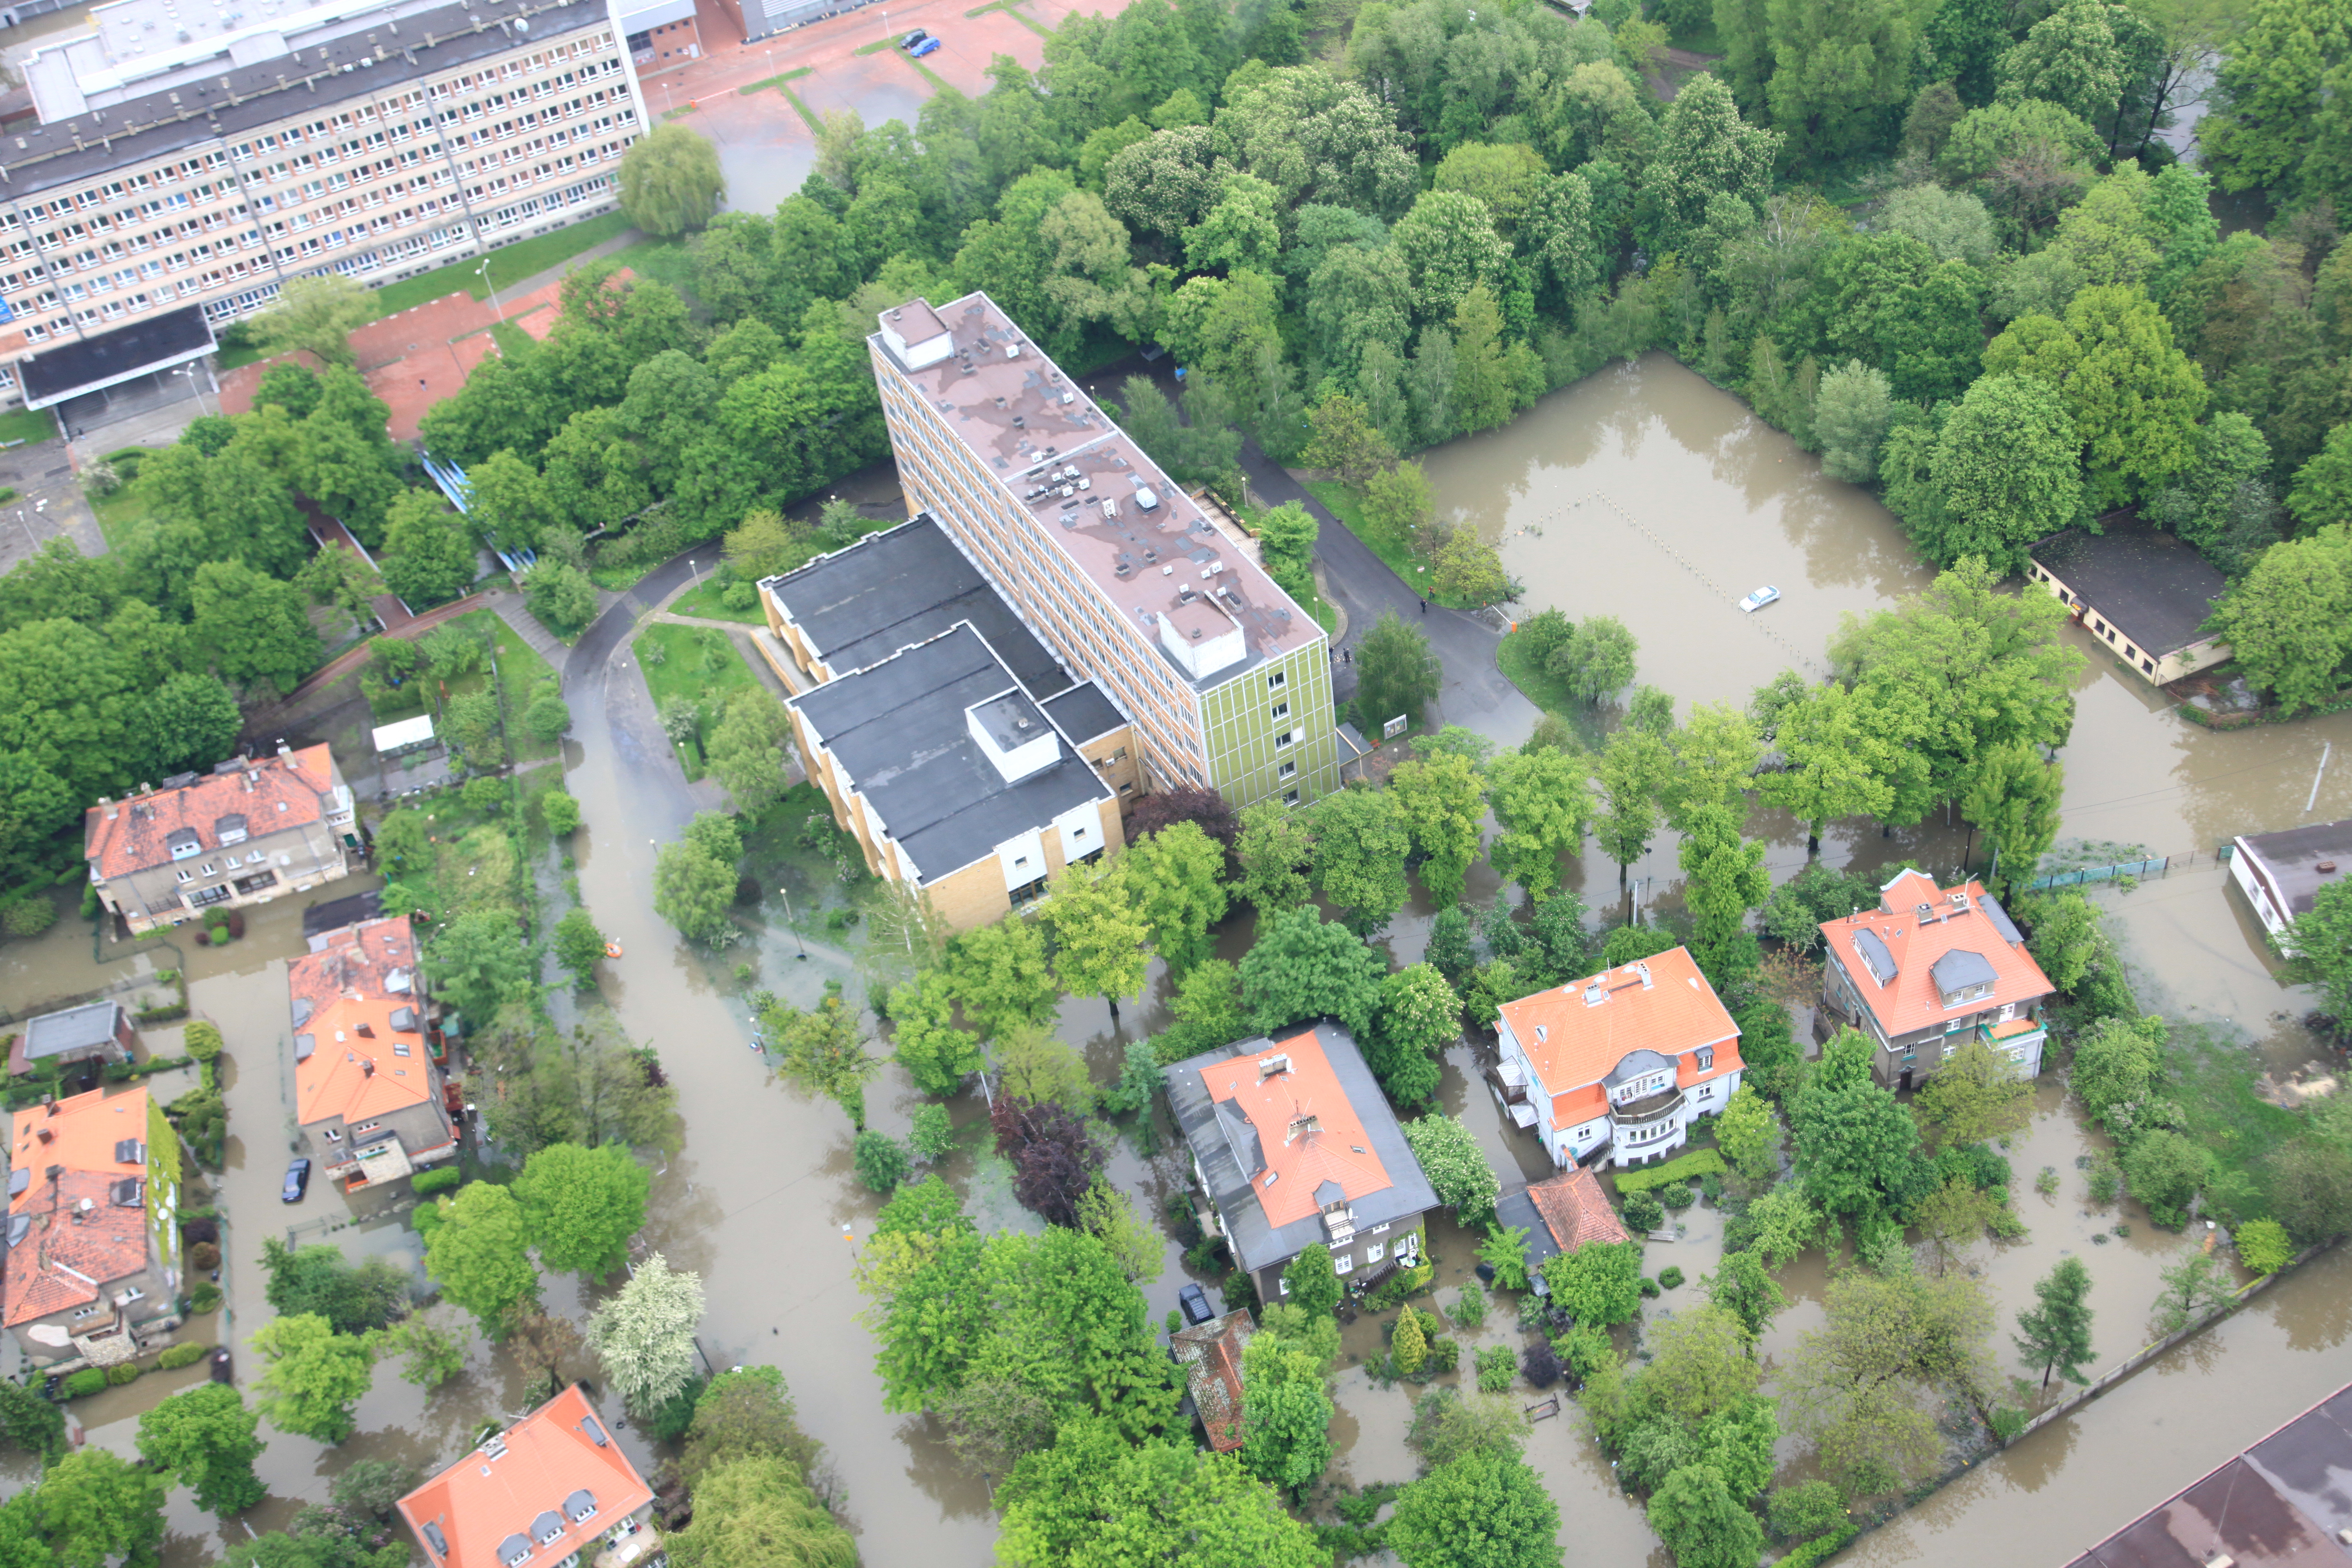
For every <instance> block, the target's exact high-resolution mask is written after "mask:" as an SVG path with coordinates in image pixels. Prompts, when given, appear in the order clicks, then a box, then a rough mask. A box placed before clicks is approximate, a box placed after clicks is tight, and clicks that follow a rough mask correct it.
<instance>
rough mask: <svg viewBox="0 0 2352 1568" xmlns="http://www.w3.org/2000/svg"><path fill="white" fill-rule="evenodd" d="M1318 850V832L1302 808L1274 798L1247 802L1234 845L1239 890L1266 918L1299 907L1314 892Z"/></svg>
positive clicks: (1235, 886)
mask: <svg viewBox="0 0 2352 1568" xmlns="http://www.w3.org/2000/svg"><path fill="white" fill-rule="evenodd" d="M1314 856H1315V840H1314V837H1313V836H1312V835H1311V834H1310V833H1309V832H1308V831H1307V820H1306V818H1305V817H1303V816H1300V815H1299V814H1298V813H1297V812H1296V811H1293V810H1292V809H1291V808H1290V807H1288V806H1286V805H1276V804H1275V803H1274V802H1272V801H1265V802H1261V803H1260V804H1258V805H1253V806H1247V807H1244V810H1243V812H1242V831H1241V837H1240V839H1239V840H1238V842H1236V843H1235V845H1234V858H1235V859H1236V860H1238V861H1239V862H1240V864H1241V878H1240V879H1239V880H1238V881H1236V882H1235V883H1234V892H1235V893H1236V894H1237V895H1239V896H1240V897H1242V898H1244V899H1246V900H1249V902H1250V903H1251V904H1252V905H1253V906H1254V907H1255V909H1256V910H1257V912H1258V915H1259V917H1260V918H1261V919H1263V918H1265V917H1269V916H1273V915H1277V914H1280V913H1281V912H1282V911H1283V910H1295V909H1297V908H1298V907H1299V906H1300V905H1302V904H1304V903H1306V902H1307V900H1308V899H1309V898H1311V897H1313V895H1314V888H1313V886H1312V885H1311V884H1310V883H1309V882H1308V881H1307V866H1308V865H1309V864H1311V863H1312V861H1313V859H1314Z"/></svg>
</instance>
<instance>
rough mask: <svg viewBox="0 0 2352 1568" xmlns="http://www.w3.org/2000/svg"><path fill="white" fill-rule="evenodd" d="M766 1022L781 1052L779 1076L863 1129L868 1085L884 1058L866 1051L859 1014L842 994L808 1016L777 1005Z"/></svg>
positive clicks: (786, 1004) (813, 1009) (878, 1070)
mask: <svg viewBox="0 0 2352 1568" xmlns="http://www.w3.org/2000/svg"><path fill="white" fill-rule="evenodd" d="M762 1021H763V1022H764V1023H765V1024H766V1025H767V1026H768V1036H769V1038H770V1040H771V1041H772V1043H773V1046H774V1048H775V1051H776V1053H777V1059H776V1071H777V1073H778V1074H779V1075H780V1076H782V1078H783V1079H784V1080H785V1081H786V1082H788V1083H790V1084H792V1085H793V1087H794V1088H795V1089H800V1090H802V1091H803V1093H807V1094H819V1095H823V1096H824V1098H825V1099H827V1100H834V1101H835V1102H836V1103H838V1104H839V1105H840V1106H841V1108H842V1109H843V1110H845V1111H847V1112H848V1113H849V1121H850V1124H851V1125H852V1126H855V1127H860V1128H862V1127H864V1126H865V1125H866V1085H867V1084H868V1083H870V1082H872V1081H873V1079H874V1075H875V1074H877V1073H878V1072H880V1071H881V1070H882V1058H879V1057H877V1056H876V1055H874V1053H873V1052H871V1051H869V1050H868V1049H866V1044H867V1042H866V1030H865V1027H864V1026H863V1024H862V1022H861V1021H860V1019H859V1017H858V1015H857V1014H856V1012H854V1011H852V1010H851V1009H850V1008H849V1007H847V1006H846V1005H844V1004H843V1002H842V1000H841V998H840V997H839V996H826V997H825V998H824V999H823V1000H822V1001H820V1002H818V1003H817V1005H815V1006H814V1007H812V1008H810V1009H809V1010H807V1011H806V1012H802V1011H800V1010H799V1009H797V1008H794V1007H793V1006H792V1005H790V1004H789V1003H782V1004H779V1005H777V1006H775V1007H773V1008H772V1009H770V1010H769V1012H768V1013H767V1015H766V1016H765V1017H764V1019H763V1020H762Z"/></svg>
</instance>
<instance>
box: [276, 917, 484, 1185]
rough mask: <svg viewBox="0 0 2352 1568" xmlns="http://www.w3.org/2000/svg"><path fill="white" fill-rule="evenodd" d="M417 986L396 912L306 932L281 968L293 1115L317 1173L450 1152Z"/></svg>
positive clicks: (453, 1147)
mask: <svg viewBox="0 0 2352 1568" xmlns="http://www.w3.org/2000/svg"><path fill="white" fill-rule="evenodd" d="M420 984H421V983H420V981H419V978H418V975H417V972H416V937H415V932H414V931H411V929H410V927H409V923H408V917H407V916H405V915H402V916H399V917H397V918H395V919H391V920H380V921H366V922H365V923H363V924H361V925H355V926H345V927H343V928H342V929H341V931H329V932H327V933H326V934H324V935H322V936H316V937H313V938H311V939H310V952H307V953H305V954H303V955H302V956H301V957H300V958H298V959H296V960H295V961H294V962H293V963H289V964H288V965H287V966H286V989H287V991H288V993H289V995H290V997H291V999H292V1017H293V1023H294V1105H295V1115H296V1118H297V1120H299V1121H300V1123H301V1127H302V1131H303V1132H304V1133H306V1134H307V1135H308V1136H309V1137H310V1139H311V1140H312V1141H313V1142H312V1147H313V1148H314V1149H317V1150H319V1151H320V1152H321V1154H322V1157H321V1158H320V1162H319V1163H320V1165H321V1166H322V1167H323V1168H324V1169H325V1171H326V1173H327V1174H328V1175H330V1176H332V1177H334V1178H336V1179H337V1180H339V1181H342V1182H345V1183H348V1184H349V1186H351V1187H360V1186H365V1185H368V1184H372V1183H377V1182H386V1181H392V1180H395V1179H396V1178H398V1177H401V1176H405V1175H407V1174H409V1173H411V1172H412V1171H413V1170H415V1168H416V1167H417V1166H419V1165H428V1164H431V1163H434V1162H435V1161H436V1160H446V1159H447V1158H449V1157H450V1156H451V1155H453V1154H455V1153H456V1152H457V1132H456V1131H455V1129H454V1128H453V1127H452V1125H451V1123H450V1120H449V1113H448V1110H446V1108H445V1106H444V1105H443V1102H442V1092H441V1069H440V1068H437V1067H436V1066H435V1065H434V1062H433V1058H432V1054H431V1053H430V1052H429V1051H428V1050H427V1049H426V1048H425V997H424V993H423V992H422V990H421V989H420ZM346 1190H348V1188H347V1189H346Z"/></svg>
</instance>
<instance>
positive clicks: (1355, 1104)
mask: <svg viewBox="0 0 2352 1568" xmlns="http://www.w3.org/2000/svg"><path fill="white" fill-rule="evenodd" d="M1162 1078H1163V1079H1164V1081H1165V1082H1166V1083H1167V1085H1168V1102H1169V1105H1170V1108H1171V1110H1174V1112H1175V1114H1176V1121H1177V1125H1179V1126H1180V1127H1181V1128H1182V1129H1183V1130H1184V1141H1185V1142H1186V1143H1187V1144H1189V1145H1190V1146H1191V1148H1192V1177H1193V1181H1194V1183H1195V1184H1196V1185H1197V1187H1198V1190H1199V1192H1200V1193H1201V1194H1202V1196H1203V1197H1205V1199H1206V1200H1207V1201H1206V1203H1205V1205H1202V1214H1201V1226H1202V1229H1203V1230H1205V1231H1207V1232H1208V1234H1210V1235H1212V1236H1222V1237H1224V1238H1225V1243H1226V1246H1227V1247H1228V1248H1229V1249H1230V1250H1231V1251H1232V1253H1233V1255H1234V1261H1235V1262H1236V1263H1237V1264H1239V1265H1240V1267H1241V1268H1244V1269H1246V1270H1247V1271H1248V1273H1249V1276H1250V1279H1251V1280H1252V1282H1253V1283H1255V1285H1256V1287H1257V1293H1258V1299H1259V1300H1262V1301H1278V1300H1282V1298H1283V1297H1285V1296H1286V1295H1288V1294H1289V1287H1288V1286H1287V1285H1286V1284H1285V1283H1284V1282H1283V1279H1282V1271H1283V1269H1284V1268H1286V1267H1287V1266H1288V1265H1289V1262H1290V1260H1291V1259H1292V1258H1296V1257H1297V1256H1298V1255H1299V1254H1300V1253H1302V1252H1304V1251H1306V1250H1307V1248H1308V1247H1312V1246H1314V1245H1315V1244H1316V1243H1318V1242H1320V1243H1322V1244H1323V1245H1324V1246H1326V1247H1329V1248H1330V1249H1331V1263H1332V1267H1334V1268H1337V1269H1338V1270H1339V1273H1340V1275H1341V1276H1342V1277H1343V1278H1347V1279H1348V1282H1349V1284H1351V1285H1355V1286H1359V1287H1361V1286H1368V1285H1370V1284H1373V1283H1377V1282H1378V1281H1379V1280H1380V1279H1381V1278H1382V1277H1383V1276H1385V1275H1386V1274H1387V1273H1388V1272H1389V1271H1390V1270H1391V1269H1393V1268H1413V1267H1417V1266H1418V1263H1419V1259H1420V1257H1421V1239H1420V1238H1421V1223H1422V1217H1423V1215H1425V1214H1427V1213H1428V1211H1429V1210H1431V1209H1433V1208H1435V1207H1436V1206H1437V1194H1435V1193H1433V1192H1432V1191H1431V1190H1430V1185H1429V1178H1428V1177H1426V1176H1424V1175H1423V1174H1422V1171H1421V1162H1420V1161H1418V1160H1416V1159H1414V1158H1413V1154H1412V1146H1411V1145H1410V1144H1408V1143H1406V1142H1405V1141H1404V1129H1403V1128H1402V1126H1400V1125H1399V1124H1398V1122H1397V1119H1396V1114H1395V1112H1393V1111H1391V1110H1390V1109H1389V1102H1388V1098H1387V1096H1385V1095H1383V1094H1382V1093H1381V1087H1380V1084H1379V1083H1378V1082H1377V1081H1375V1080H1374V1079H1373V1077H1372V1070H1371V1068H1369V1067H1367V1066H1366V1065H1365V1064H1364V1058H1363V1053H1362V1052H1360V1051H1359V1050H1358V1049H1357V1048H1356V1042H1355V1041H1354V1040H1353V1039H1351V1038H1350V1037H1349V1035H1348V1032H1347V1031H1346V1030H1344V1029H1342V1028H1340V1027H1339V1026H1337V1025H1335V1024H1332V1023H1329V1022H1328V1021H1327V1022H1323V1023H1318V1024H1313V1025H1308V1026H1302V1027H1300V1028H1298V1029H1297V1030H1296V1031H1294V1032H1292V1033H1290V1034H1289V1035H1288V1036H1287V1037H1286V1038H1284V1039H1283V1040H1281V1041H1280V1042H1278V1043H1277V1042H1276V1041H1274V1040H1270V1039H1266V1038H1264V1037H1260V1038H1258V1039H1255V1040H1244V1041H1242V1042H1240V1043H1239V1044H1237V1045H1231V1046H1221V1047H1218V1048H1217V1049H1215V1050H1213V1051H1204V1052H1202V1054H1201V1055H1199V1056H1197V1057H1188V1058H1185V1059H1184V1060H1183V1061H1181V1062H1178V1063H1176V1064H1175V1065H1174V1066H1173V1067H1171V1068H1165V1069H1163V1071H1162Z"/></svg>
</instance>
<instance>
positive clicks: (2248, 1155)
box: [2164, 1024, 2304, 1192]
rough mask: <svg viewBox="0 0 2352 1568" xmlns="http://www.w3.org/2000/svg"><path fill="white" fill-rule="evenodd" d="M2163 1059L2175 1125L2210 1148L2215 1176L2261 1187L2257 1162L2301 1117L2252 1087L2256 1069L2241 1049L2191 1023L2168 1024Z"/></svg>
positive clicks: (2292, 1135) (2294, 1133) (2299, 1126)
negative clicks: (2177, 1117) (2170, 1079)
mask: <svg viewBox="0 0 2352 1568" xmlns="http://www.w3.org/2000/svg"><path fill="white" fill-rule="evenodd" d="M2164 1065H2165V1066H2166V1067H2167V1068H2169V1069H2170V1070H2171V1072H2172V1074H2173V1076H2174V1078H2175V1079H2176V1084H2175V1096H2174V1098H2175V1102H2176V1103H2177V1104H2179V1107H2180V1110H2181V1114H2182V1116H2183V1118H2184V1125H2183V1126H2182V1127H2181V1131H2182V1132H2184V1133H2186V1134H2187V1135H2188V1137H2189V1141H2190V1142H2194V1143H2195V1144H2197V1145H2198V1146H2199V1147H2200V1148H2202V1149H2205V1150H2208V1151H2210V1152H2211V1153H2212V1155H2213V1159H2214V1163H2216V1164H2217V1165H2218V1166H2220V1167H2221V1173H2220V1176H2219V1180H2220V1181H2221V1182H2222V1183H2225V1184H2226V1183H2230V1182H2231V1181H2232V1180H2233V1178H2234V1179H2235V1180H2236V1181H2238V1182H2242V1183H2244V1184H2247V1186H2248V1188H2249V1190H2252V1191H2255V1192H2259V1191H2261V1190H2262V1179H2263V1172H2262V1167H2263V1163H2264V1162H2265V1161H2267V1160H2268V1159H2269V1158H2270V1156H2271V1155H2272V1154H2273V1153H2274V1152H2277V1151H2278V1150H2280V1149H2281V1148H2284V1146H2285V1145H2287V1144H2288V1143H2291V1142H2294V1140H2295V1139H2296V1138H2298V1137H2300V1136H2301V1135H2302V1134H2303V1131H2304V1121H2303V1118H2302V1117H2301V1116H2300V1115H2298V1114H2297V1113H2296V1112H2294V1111H2292V1110H2286V1109H2284V1107H2281V1106H2276V1105H2273V1104H2272V1103H2271V1102H2270V1101H2268V1100H2264V1099H2263V1098H2262V1097H2261V1096H2260V1095H2259V1094H2257V1093H2256V1092H2255V1083H2256V1079H2257V1078H2258V1077H2259V1069H2258V1067H2257V1064H2256V1063H2255V1061H2254V1060H2253V1059H2252V1058H2250V1057H2249V1056H2248V1055H2247V1054H2246V1052H2245V1051H2244V1049H2242V1047H2232V1046H2231V1045H2230V1044H2228V1043H2227V1042H2224V1041H2221V1040H2218V1039H2216V1038H2214V1037H2212V1036H2211V1035H2210V1034H2208V1033H2206V1031H2205V1030H2204V1029H2202V1028H2200V1027H2198V1026H2194V1025H2180V1024H2176V1025H2174V1026H2173V1029H2172V1037H2171V1040H2170V1043H2169V1045H2168V1047H2167V1049H2166V1051H2165V1053H2164Z"/></svg>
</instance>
